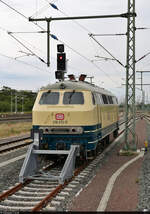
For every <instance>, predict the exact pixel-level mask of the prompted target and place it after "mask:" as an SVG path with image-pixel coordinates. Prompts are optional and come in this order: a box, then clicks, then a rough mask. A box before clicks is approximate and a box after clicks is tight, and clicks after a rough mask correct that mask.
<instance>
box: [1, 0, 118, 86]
mask: <svg viewBox="0 0 150 214" xmlns="http://www.w3.org/2000/svg"><path fill="white" fill-rule="evenodd" d="M0 2H2V3H3V4H5V5H6V6H7V7H9V8H10V9H12V10H13V11H15V12H16V13H18V14H19V15H21V16H22V17H24V18H25V19H28V17H26V16H25V15H23V14H22V13H20V12H19V11H18V10H16V9H14V8H13V7H11V6H10V5H8V4H6V3H5V2H4V1H2V0H0ZM33 23H34V24H35V25H37V26H38V27H40V28H41V29H43V28H42V27H41V26H39V25H38V24H36V23H35V22H33ZM44 30H45V29H44ZM7 32H8V31H7ZM88 32H89V31H88ZM8 34H9V35H10V36H11V37H13V38H14V39H15V40H16V41H17V42H19V43H20V44H21V45H22V46H23V47H24V48H26V49H27V50H29V51H30V52H31V53H32V54H34V52H33V51H32V50H30V49H29V48H28V47H26V46H25V45H24V44H23V43H22V42H21V41H20V40H18V39H17V38H16V37H14V36H13V35H11V34H10V32H8ZM61 42H62V41H61ZM63 43H64V42H63ZM64 44H65V43H64ZM65 45H66V46H67V47H69V48H70V49H71V50H73V51H74V52H76V53H77V54H79V55H80V56H82V57H83V58H84V59H86V60H87V61H89V62H91V63H92V64H93V65H94V66H95V67H97V68H98V69H99V70H101V71H102V72H103V73H105V72H104V71H103V70H102V69H101V68H100V67H99V66H97V65H96V64H95V63H93V62H92V61H91V60H90V59H88V58H87V57H85V56H83V55H82V54H80V53H79V52H78V51H76V50H74V49H73V48H71V47H70V46H69V45H67V44H65ZM34 55H35V56H37V55H36V54H34ZM37 58H38V59H39V60H40V61H42V62H44V63H45V64H46V62H45V61H44V60H43V59H41V58H40V57H39V56H37ZM105 74H106V75H107V77H109V79H111V78H110V76H109V75H108V74H107V73H105ZM111 81H113V80H112V79H111ZM113 82H114V83H115V84H116V82H115V81H113Z"/></svg>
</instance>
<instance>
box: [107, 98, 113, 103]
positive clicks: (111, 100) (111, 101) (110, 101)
mask: <svg viewBox="0 0 150 214" xmlns="http://www.w3.org/2000/svg"><path fill="white" fill-rule="evenodd" d="M108 101H109V103H110V104H113V99H112V97H111V96H108Z"/></svg>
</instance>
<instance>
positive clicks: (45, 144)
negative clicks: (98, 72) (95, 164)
mask: <svg viewBox="0 0 150 214" xmlns="http://www.w3.org/2000/svg"><path fill="white" fill-rule="evenodd" d="M32 118H33V120H32V121H33V129H32V132H33V133H34V132H37V131H39V133H40V149H49V150H69V149H70V147H71V145H73V144H74V145H79V146H80V151H82V153H84V152H85V151H87V150H94V149H95V145H94V144H89V142H91V141H92V142H93V141H95V140H96V138H97V136H96V135H95V132H94V131H92V132H91V130H94V129H95V128H94V127H95V124H97V111H96V108H95V107H94V105H93V103H92V94H91V92H90V91H86V90H71V89H66V90H57V89H53V90H43V91H40V92H39V93H38V96H37V99H36V102H35V104H34V107H33V112H32Z"/></svg>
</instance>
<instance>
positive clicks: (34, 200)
mask: <svg viewBox="0 0 150 214" xmlns="http://www.w3.org/2000/svg"><path fill="white" fill-rule="evenodd" d="M123 131H124V130H121V131H120V133H119V135H120V134H121V133H122V132H123ZM111 145H112V144H110V145H109V146H111ZM104 152H105V150H104ZM104 152H102V153H99V154H98V156H96V158H95V159H93V160H91V161H89V162H86V163H84V164H83V165H82V166H80V167H79V168H77V169H76V170H75V173H74V177H73V178H72V179H70V180H69V181H67V182H66V183H65V184H64V185H60V184H58V182H57V181H54V180H51V181H39V180H29V181H27V182H25V183H24V184H17V185H16V186H15V187H13V188H11V189H9V190H8V191H6V192H4V193H3V194H2V195H0V201H1V202H0V210H3V211H4V210H5V211H10V210H11V211H18V210H21V211H32V212H33V211H39V210H42V211H56V210H58V207H59V205H60V204H61V202H62V201H63V200H64V199H65V197H68V196H69V194H70V192H72V191H74V189H76V188H77V186H78V184H79V182H82V179H84V178H85V177H88V176H90V175H91V173H92V170H93V169H94V167H96V166H97V164H99V163H101V160H102V159H103V157H104ZM59 165H60V164H59ZM50 172H51V174H53V175H58V174H59V173H60V166H59V167H58V165H56V166H55V167H54V168H52V169H51V171H50ZM4 199H5V200H4ZM47 203H48V206H47V207H46V205H47Z"/></svg>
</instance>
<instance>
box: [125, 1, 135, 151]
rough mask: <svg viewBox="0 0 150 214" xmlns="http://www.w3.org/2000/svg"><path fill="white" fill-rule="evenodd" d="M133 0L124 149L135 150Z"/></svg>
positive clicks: (130, 13) (128, 55)
mask: <svg viewBox="0 0 150 214" xmlns="http://www.w3.org/2000/svg"><path fill="white" fill-rule="evenodd" d="M135 17H136V13H135V0H128V13H127V20H128V21H127V64H126V103H125V121H126V123H125V147H124V149H125V150H136V135H135Z"/></svg>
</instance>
